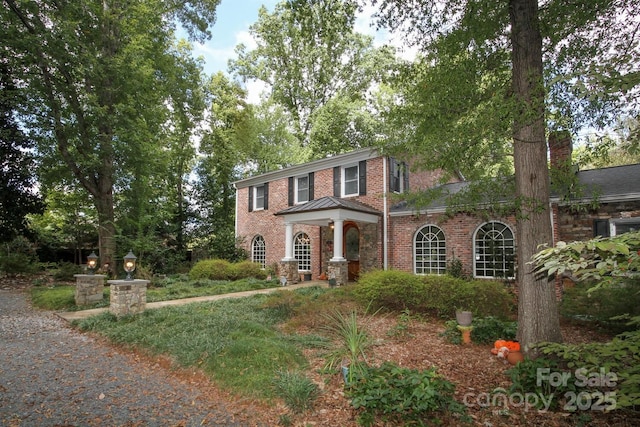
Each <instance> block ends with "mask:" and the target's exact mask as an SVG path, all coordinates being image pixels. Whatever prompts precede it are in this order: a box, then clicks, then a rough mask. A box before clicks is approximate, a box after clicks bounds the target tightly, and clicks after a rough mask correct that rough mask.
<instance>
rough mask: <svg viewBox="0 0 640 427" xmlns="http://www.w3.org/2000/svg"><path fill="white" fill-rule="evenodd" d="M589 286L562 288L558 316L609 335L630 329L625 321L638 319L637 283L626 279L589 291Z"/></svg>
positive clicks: (639, 283)
mask: <svg viewBox="0 0 640 427" xmlns="http://www.w3.org/2000/svg"><path fill="white" fill-rule="evenodd" d="M592 286H593V285H592V284H590V283H587V282H585V283H578V284H576V285H575V286H572V287H565V289H564V295H563V298H562V303H561V305H560V313H561V314H562V315H563V316H565V317H568V318H571V319H573V320H577V321H583V322H588V323H594V324H595V325H597V326H599V327H601V328H604V329H606V330H610V331H612V332H617V333H620V332H623V331H625V330H630V329H633V326H632V325H629V324H628V318H629V317H633V316H640V280H638V279H636V280H627V281H625V282H623V283H619V284H618V285H610V286H607V287H601V288H598V289H591V288H592Z"/></svg>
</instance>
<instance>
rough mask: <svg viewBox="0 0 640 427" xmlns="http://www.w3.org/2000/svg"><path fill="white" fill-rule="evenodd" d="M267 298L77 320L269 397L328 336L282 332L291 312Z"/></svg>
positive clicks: (89, 328)
mask: <svg viewBox="0 0 640 427" xmlns="http://www.w3.org/2000/svg"><path fill="white" fill-rule="evenodd" d="M291 292H297V291H291ZM326 292H330V290H326ZM288 293H289V292H282V294H288ZM267 298H269V297H268V296H266V295H255V296H252V297H246V298H239V299H229V300H221V301H215V302H207V303H194V304H188V305H184V306H177V307H165V308H160V309H154V310H147V311H145V312H144V313H142V314H140V315H137V316H131V317H123V318H120V319H118V318H117V317H115V316H113V315H112V314H109V313H103V314H101V315H98V316H93V317H90V318H88V319H85V320H82V321H79V322H77V326H78V327H79V328H80V329H81V330H83V331H93V332H97V333H99V334H101V335H104V336H105V337H107V338H108V339H109V340H111V341H113V342H115V343H118V344H120V345H124V346H128V347H131V348H135V349H138V350H143V351H147V352H149V353H150V354H155V355H158V354H163V355H168V356H170V357H171V358H172V359H173V360H174V361H175V362H176V363H178V364H179V365H181V366H184V367H197V368H200V369H202V370H203V371H204V372H206V373H207V374H208V375H210V376H211V377H212V378H213V379H214V381H216V382H218V383H219V384H221V385H222V386H224V387H226V388H228V389H230V390H233V391H235V392H237V393H239V394H241V395H243V396H252V397H257V398H263V399H265V398H266V399H269V398H272V397H274V396H278V393H277V392H276V387H275V386H274V384H275V383H274V380H275V379H276V378H277V375H278V373H279V372H285V371H292V372H296V371H302V370H304V369H305V368H307V367H308V366H307V361H306V359H305V357H304V356H303V353H302V351H303V350H304V348H305V347H310V346H316V345H318V342H321V341H323V338H322V337H318V336H310V337H308V338H305V337H301V336H289V335H286V334H284V333H283V332H280V330H279V329H278V325H279V324H281V323H282V322H284V321H286V320H287V317H286V316H285V315H283V311H282V310H278V309H277V308H274V307H273V306H272V305H268V304H265V302H266V300H267ZM271 298H273V297H271ZM280 392H282V390H280Z"/></svg>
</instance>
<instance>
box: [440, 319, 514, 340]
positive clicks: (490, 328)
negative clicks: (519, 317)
mask: <svg viewBox="0 0 640 427" xmlns="http://www.w3.org/2000/svg"><path fill="white" fill-rule="evenodd" d="M471 326H473V330H472V331H471V340H472V341H473V342H475V343H478V344H491V343H493V342H495V341H496V340H498V339H503V340H513V339H515V337H516V332H517V329H518V323H517V322H511V321H504V320H500V319H498V318H496V317H493V316H488V317H481V318H475V319H473V321H472V322H471ZM445 327H446V329H445V331H444V332H443V333H442V334H441V336H444V337H445V338H446V340H447V341H449V342H451V343H452V344H460V343H461V337H460V331H459V330H458V323H457V322H456V321H455V320H449V321H447V322H446V323H445Z"/></svg>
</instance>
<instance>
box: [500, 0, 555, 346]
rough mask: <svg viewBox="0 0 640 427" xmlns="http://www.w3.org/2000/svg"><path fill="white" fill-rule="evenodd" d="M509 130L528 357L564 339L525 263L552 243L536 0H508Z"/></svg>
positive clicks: (521, 332) (550, 290)
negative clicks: (541, 346)
mask: <svg viewBox="0 0 640 427" xmlns="http://www.w3.org/2000/svg"><path fill="white" fill-rule="evenodd" d="M509 15H510V19H511V28H512V30H511V43H512V62H513V91H514V97H515V102H516V105H515V117H514V127H513V140H514V166H515V178H516V197H517V200H518V206H519V211H518V217H517V234H516V239H517V240H516V244H517V245H518V260H517V262H518V263H517V265H518V269H517V282H518V291H519V294H518V339H519V340H520V343H521V345H522V347H523V349H524V351H525V353H528V354H529V355H530V356H535V355H533V354H531V352H530V348H531V345H532V344H535V343H537V342H540V341H555V342H559V341H561V340H562V336H561V334H560V322H559V317H558V308H557V300H556V294H555V286H554V284H553V282H552V281H551V282H550V281H548V280H547V278H546V276H544V275H540V276H538V277H536V275H535V274H534V273H533V268H532V266H531V265H529V264H528V263H529V261H530V259H531V256H532V255H533V254H535V253H536V252H537V251H538V246H539V245H540V244H543V243H547V244H551V243H552V227H551V216H550V211H549V170H548V167H547V143H546V139H545V121H544V111H545V108H544V96H545V92H544V82H543V76H542V71H543V70H542V37H541V35H540V29H539V26H538V25H539V21H538V2H537V0H510V2H509Z"/></svg>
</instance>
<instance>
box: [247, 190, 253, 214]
mask: <svg viewBox="0 0 640 427" xmlns="http://www.w3.org/2000/svg"><path fill="white" fill-rule="evenodd" d="M248 206H249V212H252V211H253V186H249V204H248Z"/></svg>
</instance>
